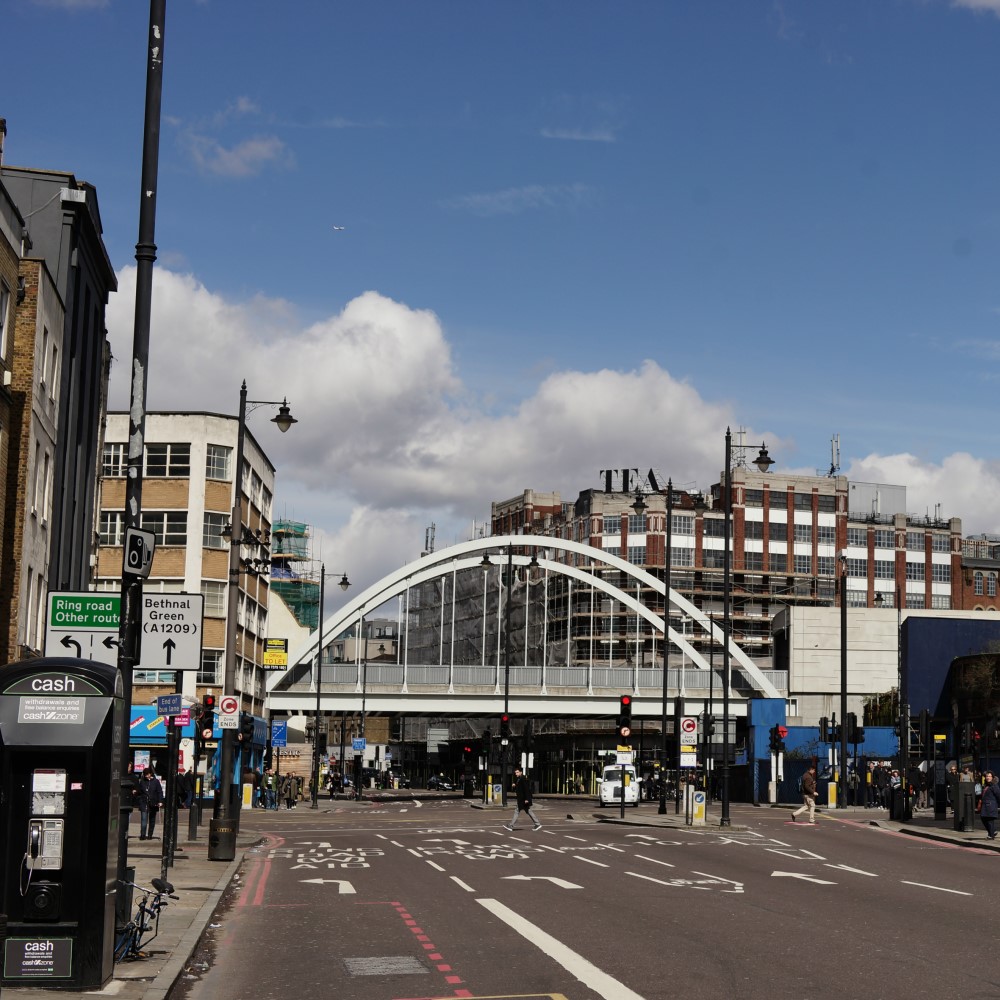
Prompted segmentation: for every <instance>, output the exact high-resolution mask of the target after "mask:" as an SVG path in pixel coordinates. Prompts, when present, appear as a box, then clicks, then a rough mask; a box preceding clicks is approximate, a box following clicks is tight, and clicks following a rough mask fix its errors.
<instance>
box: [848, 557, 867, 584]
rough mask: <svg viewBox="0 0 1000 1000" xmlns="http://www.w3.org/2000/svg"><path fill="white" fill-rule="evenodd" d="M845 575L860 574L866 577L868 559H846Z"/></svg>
mask: <svg viewBox="0 0 1000 1000" xmlns="http://www.w3.org/2000/svg"><path fill="white" fill-rule="evenodd" d="M847 575H848V576H860V577H863V578H864V579H866V580H867V579H868V560H867V559H848V560H847Z"/></svg>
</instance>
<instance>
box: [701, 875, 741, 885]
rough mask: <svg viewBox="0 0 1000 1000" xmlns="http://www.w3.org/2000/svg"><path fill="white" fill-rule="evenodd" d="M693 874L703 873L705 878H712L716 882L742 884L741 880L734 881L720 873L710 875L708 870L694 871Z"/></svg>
mask: <svg viewBox="0 0 1000 1000" xmlns="http://www.w3.org/2000/svg"><path fill="white" fill-rule="evenodd" d="M694 874H695V875H704V876H705V878H714V879H715V880H716V882H728V883H729V884H730V885H743V883H742V882H734V881H733V880H732V879H731V878H723V877H722V876H721V875H712V874H711V873H710V872H694Z"/></svg>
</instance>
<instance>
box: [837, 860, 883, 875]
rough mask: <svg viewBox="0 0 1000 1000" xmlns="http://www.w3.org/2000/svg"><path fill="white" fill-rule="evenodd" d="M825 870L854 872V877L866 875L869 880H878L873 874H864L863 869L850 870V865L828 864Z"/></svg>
mask: <svg viewBox="0 0 1000 1000" xmlns="http://www.w3.org/2000/svg"><path fill="white" fill-rule="evenodd" d="M826 867H827V868H839V869H840V870H841V871H845V872H854V874H855V875H867V876H868V877H869V878H878V875H877V874H876V873H875V872H866V871H865V870H864V869H863V868H852V867H851V866H850V865H831V864H830V863H829V862H827V864H826Z"/></svg>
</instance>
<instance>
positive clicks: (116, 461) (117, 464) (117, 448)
mask: <svg viewBox="0 0 1000 1000" xmlns="http://www.w3.org/2000/svg"><path fill="white" fill-rule="evenodd" d="M126 472H128V460H127V459H126V457H125V445H124V444H105V445H104V455H103V456H102V458H101V475H102V476H104V477H105V478H108V479H110V478H118V477H120V476H124V475H125V473H126Z"/></svg>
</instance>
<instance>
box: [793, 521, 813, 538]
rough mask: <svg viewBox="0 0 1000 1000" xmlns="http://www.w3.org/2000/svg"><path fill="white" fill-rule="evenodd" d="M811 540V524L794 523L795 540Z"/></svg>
mask: <svg viewBox="0 0 1000 1000" xmlns="http://www.w3.org/2000/svg"><path fill="white" fill-rule="evenodd" d="M812 540H813V526H812V525H811V524H796V525H795V541H797V542H811V541H812Z"/></svg>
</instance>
